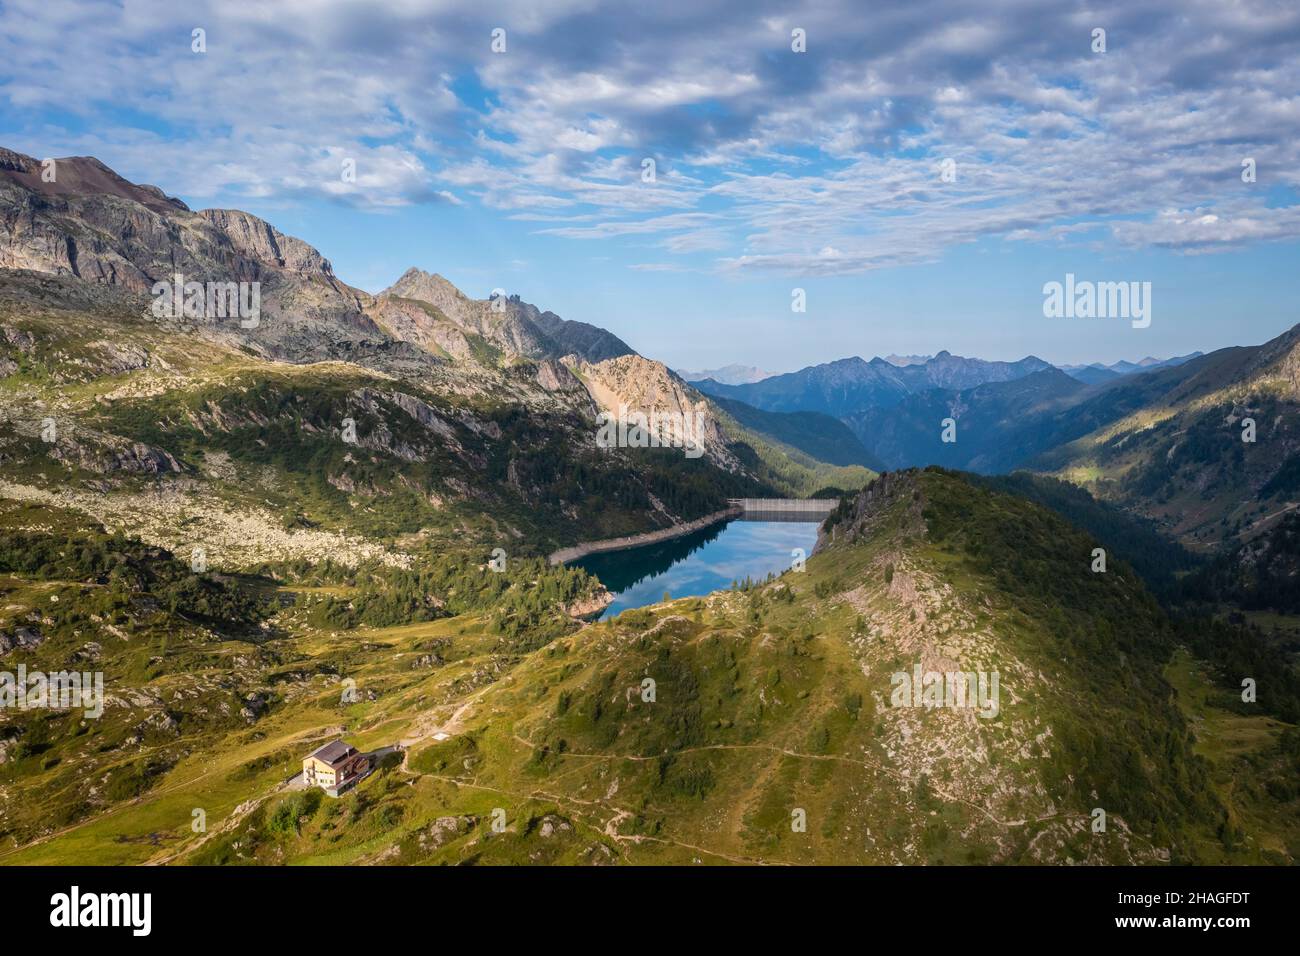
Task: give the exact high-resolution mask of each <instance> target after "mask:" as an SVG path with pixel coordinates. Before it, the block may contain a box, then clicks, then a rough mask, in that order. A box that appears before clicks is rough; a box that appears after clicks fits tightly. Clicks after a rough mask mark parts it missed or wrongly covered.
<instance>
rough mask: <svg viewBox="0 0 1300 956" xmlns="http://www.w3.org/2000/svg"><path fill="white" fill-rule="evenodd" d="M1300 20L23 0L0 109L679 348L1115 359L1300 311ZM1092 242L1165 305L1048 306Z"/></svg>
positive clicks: (69, 138) (1246, 336)
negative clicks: (1073, 313) (799, 43)
mask: <svg viewBox="0 0 1300 956" xmlns="http://www.w3.org/2000/svg"><path fill="white" fill-rule="evenodd" d="M196 28H201V29H203V30H204V31H205V42H206V52H202V53H199V52H195V51H194V50H193V40H192V31H193V30H194V29H196ZM796 28H797V29H801V30H803V31H805V35H806V37H807V50H806V52H803V53H797V52H794V51H793V50H792V49H791V35H792V31H793V30H795V29H796ZM1099 28H1100V29H1104V30H1105V31H1106V37H1105V39H1106V49H1105V51H1104V52H1094V50H1093V46H1094V42H1095V41H1094V36H1093V31H1094V30H1096V29H1099ZM495 29H501V30H504V31H505V41H506V44H505V45H506V48H505V51H504V52H494V51H493V49H492V32H493V30H495ZM1298 54H1300V9H1297V7H1296V5H1295V4H1287V3H1271V2H1247V3H1240V4H1233V5H1225V4H1222V3H1202V2H1199V0H1177V2H1175V0H1169V2H1159V0H1151V2H1144V3H1138V4H1134V3H1118V2H1117V3H1098V4H1090V5H1088V6H1086V7H1085V6H1082V5H1078V6H1076V5H1070V4H1061V3H1029V2H1024V0H1002V2H991V3H985V4H980V5H977V6H975V5H970V4H966V3H957V2H948V0H915V2H907V3H900V4H871V5H870V6H866V5H863V4H861V3H850V2H841V3H836V2H829V0H824V2H817V3H798V2H794V3H772V2H765V0H758V2H752V3H721V2H707V0H692V2H664V3H656V4H642V5H629V4H618V5H611V4H605V3H600V2H596V0H550V2H547V3H536V2H522V0H521V2H516V3H496V4H494V3H486V2H475V3H468V2H461V0H440V2H423V0H394V2H391V3H388V4H384V5H383V8H382V9H377V8H376V7H375V5H372V4H360V3H351V2H339V0H292V2H283V3H278V4H274V5H261V4H207V3H201V2H200V3H190V4H185V5H183V8H182V5H177V4H174V3H170V2H154V0H145V2H131V3H128V4H119V5H114V4H111V3H103V2H95V3H89V2H81V0H40V2H34V0H16V2H15V0H0V144H3V145H5V146H9V147H11V148H14V149H18V150H20V151H22V152H26V153H29V154H31V155H34V156H38V157H46V156H65V155H94V156H97V157H99V158H100V159H102V160H103V161H104V162H106V163H108V164H109V165H110V166H112V167H114V168H115V169H117V170H118V171H119V172H120V173H122V174H123V175H125V176H126V177H127V178H129V179H132V180H135V181H141V182H152V183H155V184H157V185H159V186H161V187H162V188H163V189H165V190H166V191H167V192H169V193H172V194H174V195H178V196H180V197H181V198H182V199H184V200H185V201H186V202H187V203H189V204H190V205H191V206H193V207H195V208H202V207H209V206H228V207H236V208H241V209H246V210H248V211H250V212H253V213H255V214H257V215H260V216H262V217H264V218H266V219H268V220H269V221H271V222H272V223H274V224H275V225H276V226H277V227H279V228H280V229H282V230H283V231H285V232H288V233H291V234H294V235H298V236H300V237H302V238H304V239H306V240H307V241H309V242H311V243H312V244H313V245H315V246H317V247H318V248H319V249H320V250H321V251H322V252H323V253H324V254H325V255H326V256H327V257H328V258H329V259H330V260H331V261H332V262H333V264H334V267H335V270H336V272H337V273H338V274H339V276H340V277H341V278H343V279H344V280H345V281H347V282H350V283H352V284H353V285H357V286H360V287H361V288H364V289H367V290H369V291H372V292H373V291H378V290H380V289H382V288H383V287H384V286H386V285H388V284H389V283H391V282H392V281H394V280H395V279H396V278H397V277H398V276H399V275H400V274H401V273H402V272H403V271H404V270H405V269H406V268H407V267H409V266H412V265H414V266H418V267H420V268H424V269H428V270H429V271H434V272H440V273H442V274H443V275H445V276H447V277H448V278H449V279H451V280H452V281H453V282H455V283H456V284H457V285H458V286H460V287H461V288H462V289H464V290H465V291H466V292H467V293H469V294H471V295H474V296H478V297H484V296H486V295H487V294H488V293H489V291H490V290H491V289H493V288H497V287H500V288H505V289H506V290H507V291H508V292H510V293H518V294H519V295H521V296H522V297H523V298H524V299H526V300H528V301H531V302H534V303H536V304H537V305H539V306H540V307H542V308H545V309H551V310H552V311H555V312H557V313H558V314H560V315H562V316H564V317H565V318H571V319H579V320H582V321H587V322H592V323H594V324H597V325H601V326H604V327H606V328H609V329H611V330H612V331H614V332H616V333H617V334H619V335H621V336H622V337H624V338H625V339H626V340H627V341H628V342H629V343H630V344H631V345H633V346H634V347H635V348H637V349H638V350H639V351H641V352H643V353H645V354H647V355H650V356H652V357H655V358H660V359H663V360H664V361H666V362H668V363H669V364H671V365H673V366H675V367H691V368H699V367H710V366H717V365H722V364H726V363H730V362H743V363H746V364H754V365H759V366H761V367H764V368H767V369H770V370H774V371H786V370H790V369H794V368H798V367H801V366H803V365H807V364H812V363H816V362H821V361H828V360H832V359H835V358H839V357H843V356H846V355H852V354H860V355H863V356H865V357H870V356H871V355H874V354H880V355H884V354H888V353H890V352H899V353H933V352H935V351H938V350H939V349H944V348H946V349H949V350H950V351H953V352H956V353H959V354H966V355H978V356H981V357H985V358H1003V359H1011V358H1019V357H1021V356H1023V355H1025V354H1030V353H1032V354H1036V355H1039V356H1041V357H1043V358H1046V359H1048V360H1051V361H1055V362H1062V363H1063V362H1081V361H1094V360H1101V361H1106V362H1111V361H1114V360H1116V359H1120V358H1129V359H1137V358H1141V357H1142V356H1145V355H1149V354H1150V355H1157V356H1166V355H1171V354H1176V353H1183V352H1187V351H1191V350H1194V349H1202V350H1209V349H1213V348H1217V347H1221V346H1224V345H1229V344H1242V343H1252V342H1259V341H1263V340H1265V339H1267V338H1270V337H1272V336H1274V335H1276V334H1278V333H1279V332H1280V331H1282V330H1284V329H1286V328H1289V327H1290V326H1291V325H1293V324H1294V323H1295V322H1297V321H1300V315H1297V309H1296V307H1295V303H1296V302H1297V300H1298V299H1300V276H1298V275H1297V269H1296V268H1295V265H1296V263H1297V262H1300V256H1298V255H1297V253H1298V252H1300V192H1298V190H1300V135H1298V134H1300V55H1298ZM1247 157H1250V158H1253V159H1254V160H1255V164H1256V170H1257V179H1256V181H1255V182H1253V183H1246V182H1243V181H1242V177H1241V163H1242V161H1243V159H1245V158H1247ZM647 158H650V159H653V160H654V162H655V173H656V175H655V181H654V182H651V183H647V182H645V181H643V176H642V170H643V160H645V159H647ZM945 159H951V160H952V161H953V163H954V164H955V166H954V167H953V168H955V171H956V176H955V180H954V181H945V179H944V178H943V176H942V169H943V165H942V164H943V161H944V160H945ZM348 161H352V162H354V163H355V169H356V177H355V181H345V179H344V178H343V176H342V175H341V172H342V169H343V167H344V164H345V163H346V162H348ZM1067 272H1072V273H1074V274H1075V275H1076V276H1078V277H1079V278H1081V279H1093V280H1096V281H1128V280H1132V281H1149V282H1151V283H1152V289H1153V293H1152V295H1153V318H1152V323H1151V326H1150V327H1149V328H1146V329H1133V328H1131V326H1130V325H1129V323H1127V322H1124V321H1120V320H1061V319H1055V320H1054V319H1047V318H1044V316H1043V314H1042V301H1043V296H1042V286H1043V284H1044V283H1046V282H1050V281H1060V280H1062V279H1063V278H1064V276H1065V274H1066V273H1067ZM796 287H798V288H803V289H805V290H806V292H807V300H808V307H807V312H805V313H802V314H795V313H792V312H791V311H790V301H791V290H792V289H793V288H796Z"/></svg>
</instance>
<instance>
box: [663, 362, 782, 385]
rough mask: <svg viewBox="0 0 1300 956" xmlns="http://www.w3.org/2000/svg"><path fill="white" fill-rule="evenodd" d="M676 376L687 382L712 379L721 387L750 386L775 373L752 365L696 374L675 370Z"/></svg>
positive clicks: (726, 367)
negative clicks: (721, 385) (720, 384)
mask: <svg viewBox="0 0 1300 956" xmlns="http://www.w3.org/2000/svg"><path fill="white" fill-rule="evenodd" d="M676 371H677V374H678V375H680V376H681V377H682V378H683V379H685V380H686V381H688V382H702V381H704V380H705V379H712V380H713V381H715V382H720V383H722V384H723V385H750V384H753V383H754V382H761V381H762V380H763V379H765V378H771V377H772V376H773V375H775V374H776V373H775V372H765V371H763V370H762V369H761V368H758V367H757V366H754V365H734V364H733V365H724V366H723V367H722V368H710V369H703V370H701V371H698V372H692V371H690V370H688V369H680V368H679V369H677V370H676Z"/></svg>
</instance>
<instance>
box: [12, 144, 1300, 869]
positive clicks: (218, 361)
mask: <svg viewBox="0 0 1300 956" xmlns="http://www.w3.org/2000/svg"><path fill="white" fill-rule="evenodd" d="M58 162H59V163H60V169H64V170H66V171H65V172H62V173H60V175H61V177H62V178H61V179H59V180H58V181H57V182H55V183H47V182H45V181H43V180H42V179H41V178H40V175H39V169H40V166H39V163H38V162H37V160H35V159H34V158H33V157H30V156H25V155H23V154H21V153H17V152H13V151H9V150H2V151H0V224H3V228H0V592H3V593H0V609H2V610H0V664H2V669H3V670H4V671H5V672H16V671H17V669H18V668H20V667H21V668H22V669H23V671H24V673H37V672H39V673H50V674H54V673H58V672H61V671H64V670H68V669H72V668H74V667H75V668H76V669H78V670H79V671H81V670H84V671H93V672H95V673H98V674H101V675H102V676H103V679H104V688H105V691H104V699H103V700H102V704H103V713H102V715H101V716H90V715H88V714H87V713H86V712H85V711H84V710H83V709H79V708H76V707H66V706H58V707H45V708H36V709H30V708H25V707H16V706H15V707H10V706H6V707H4V708H3V711H2V712H0V862H3V863H5V864H10V865H29V864H56V863H64V862H68V861H73V860H75V861H77V862H79V863H90V864H113V865H119V864H120V865H127V864H220V865H226V864H230V865H236V864H305V863H317V864H320V863H324V864H345V863H346V864H353V863H356V864H455V865H468V864H510V865H520V864H529V865H532V864H572V865H579V864H582V865H586V864H620V863H622V864H697V863H699V864H766V865H809V864H851V865H863V864H872V865H887V864H889V865H892V864H1038V863H1042V864H1085V863H1087V864H1116V865H1152V866H1158V865H1166V864H1211V863H1231V864H1293V863H1294V862H1295V860H1296V857H1297V854H1300V791H1298V790H1297V787H1296V780H1297V779H1300V744H1298V743H1297V741H1298V740H1300V737H1297V733H1298V732H1297V729H1296V723H1297V721H1300V677H1297V672H1296V669H1295V663H1296V656H1297V653H1300V645H1297V641H1296V632H1297V628H1296V624H1295V622H1296V620H1297V618H1296V615H1297V614H1298V613H1300V608H1297V607H1296V606H1295V602H1294V600H1293V597H1294V594H1295V591H1296V589H1295V576H1296V574H1297V563H1296V542H1297V535H1296V523H1295V514H1294V509H1295V508H1296V505H1297V488H1298V487H1300V486H1298V483H1297V474H1298V472H1297V467H1296V455H1297V454H1298V453H1300V448H1297V445H1296V439H1295V435H1296V428H1295V425H1296V415H1297V408H1298V406H1300V377H1298V376H1300V340H1298V339H1297V335H1300V333H1297V331H1296V329H1292V330H1290V331H1288V332H1284V333H1283V334H1281V335H1280V336H1278V337H1277V338H1275V339H1273V340H1271V341H1269V342H1267V343H1265V344H1263V345H1243V346H1240V347H1237V348H1232V349H1224V350H1220V351H1216V352H1210V353H1208V354H1205V355H1187V356H1182V357H1180V358H1178V359H1171V360H1167V361H1162V360H1159V359H1150V360H1149V361H1146V362H1145V364H1143V365H1138V364H1137V363H1133V364H1132V367H1131V368H1130V367H1120V365H1119V363H1116V366H1113V367H1109V368H1100V369H1099V368H1096V367H1091V366H1085V367H1072V368H1070V369H1063V368H1057V367H1054V366H1052V365H1049V364H1048V363H1046V362H1044V361H1042V360H1041V359H1037V358H1035V357H1033V356H1029V357H1026V358H1024V359H1022V360H1020V361H1016V362H998V361H985V360H980V359H970V358H962V357H960V356H954V355H952V354H950V353H948V352H941V353H939V354H937V355H934V356H908V357H907V358H906V359H905V360H903V359H898V357H897V356H894V357H892V358H893V360H885V359H879V358H877V359H873V360H871V361H870V362H867V361H864V360H862V359H860V358H852V359H844V360H841V361H836V362H832V363H829V364H827V365H822V366H815V367H810V368H807V369H804V370H802V371H800V372H796V373H787V374H784V375H768V374H766V373H763V372H761V371H760V370H759V369H757V368H755V367H753V366H743V365H741V366H737V367H731V368H726V369H721V370H719V374H724V375H725V376H726V377H727V378H729V379H731V380H732V381H731V382H730V383H723V382H720V381H718V380H715V379H712V378H704V379H701V380H699V381H696V382H694V383H691V382H688V381H686V379H685V378H683V377H682V376H680V375H678V374H677V373H675V372H673V371H671V370H670V369H669V368H668V367H667V366H666V365H664V364H663V363H662V362H659V361H657V360H655V359H653V358H650V357H648V356H644V355H641V354H639V353H637V352H636V351H634V350H633V349H631V348H630V347H629V346H628V345H627V344H626V343H625V342H624V341H623V340H622V339H621V338H619V337H618V336H617V335H615V334H613V333H612V332H609V331H607V330H605V329H601V328H598V327H596V326H594V325H590V324H585V323H580V322H572V321H568V320H565V319H562V318H561V317H559V316H558V315H556V314H554V313H552V312H549V311H545V310H543V309H542V308H540V307H538V306H534V305H532V304H530V303H527V302H524V301H523V300H522V299H520V298H519V297H518V296H515V295H507V294H494V295H490V296H489V297H488V298H486V299H474V298H472V297H470V296H469V295H467V294H466V293H464V292H462V291H461V290H460V289H458V288H456V287H455V286H454V285H452V283H450V282H449V281H448V280H447V279H445V278H444V277H442V276H441V275H438V274H435V273H432V272H427V271H424V270H422V269H419V268H410V269H408V270H406V271H405V272H403V273H402V274H401V275H400V276H399V277H398V278H397V280H396V281H395V282H394V283H393V284H392V285H390V286H388V287H387V288H385V289H384V290H383V291H382V292H379V293H376V294H371V293H367V292H365V291H363V290H361V289H359V288H354V287H352V286H349V285H347V284H346V283H344V282H343V281H342V280H341V279H340V278H339V277H338V276H337V275H335V274H334V271H333V267H332V266H331V265H330V263H329V261H328V260H327V259H326V258H325V257H324V256H323V255H322V254H321V253H320V252H319V251H317V250H316V249H315V248H313V247H312V246H310V245H308V244H307V243H306V242H305V241H303V240H301V239H297V238H294V237H291V236H288V235H286V234H284V233H282V232H280V231H279V230H278V229H276V228H275V227H273V226H272V225H270V224H269V223H267V222H265V221H263V220H261V219H258V218H257V217H254V216H252V215H250V214H248V213H244V212H240V211H238V210H202V211H197V212H196V211H193V210H190V209H189V208H188V207H187V206H186V205H185V204H184V203H181V202H180V201H179V200H174V199H171V198H169V197H167V196H166V194H164V193H163V192H162V191H161V190H159V189H157V188H156V187H151V186H147V185H141V184H135V183H130V182H128V181H127V180H125V179H123V178H122V177H120V176H118V175H117V174H116V173H114V172H113V171H112V170H111V169H109V168H108V167H107V166H104V164H102V163H99V162H98V161H97V160H93V159H89V158H85V157H75V158H68V159H63V160H59V161H58ZM177 274H182V275H183V276H184V278H185V279H186V280H187V281H190V280H192V281H194V282H198V283H209V282H215V283H225V282H247V283H258V288H259V290H260V291H259V295H260V303H261V305H260V309H261V312H260V314H259V315H258V316H257V321H256V322H255V323H251V324H250V323H247V322H240V321H237V320H232V319H231V317H229V316H209V315H206V314H205V313H203V312H202V311H201V310H200V312H199V313H196V314H193V315H191V314H189V310H188V307H187V308H185V309H182V310H181V311H180V313H179V314H177V313H175V311H174V310H173V313H172V314H171V315H167V314H159V313H158V312H157V311H155V310H154V309H152V308H151V297H152V296H153V292H152V290H153V288H154V285H155V283H157V282H164V283H165V282H170V281H171V277H172V276H174V275H177ZM895 361H897V362H898V363H899V364H895ZM1085 369H1090V371H1085ZM1102 371H1104V372H1105V373H1106V374H1104V375H1103V374H1101V372H1102ZM629 411H630V412H631V414H633V415H634V416H640V419H641V420H642V421H644V422H647V423H650V422H660V421H689V422H698V435H697V436H695V437H697V438H698V446H692V448H693V450H695V451H698V452H699V454H698V455H694V454H688V453H686V452H688V451H690V450H692V448H683V447H680V443H679V445H678V446H677V447H672V446H671V444H670V443H667V442H665V443H663V444H664V445H665V446H667V447H655V445H658V444H660V443H658V442H650V441H644V442H641V441H626V442H624V441H622V440H620V441H618V442H615V443H614V445H613V447H607V446H606V444H603V443H602V442H601V441H600V440H599V437H598V436H599V434H600V424H599V423H600V421H601V417H602V415H603V416H607V417H608V416H612V415H618V414H623V413H627V412H629ZM945 419H951V420H952V422H953V428H954V430H955V436H956V439H955V441H952V442H945V441H943V439H942V431H943V428H942V424H943V422H944V420H945ZM1248 420H1249V424H1247V421H1248ZM642 428H643V429H645V428H648V429H652V430H654V429H656V428H657V426H655V425H650V424H646V425H643V426H642ZM634 430H635V429H634ZM1247 434H1248V435H1250V436H1251V438H1252V439H1253V440H1248V441H1243V440H1242V436H1243V435H1247ZM641 437H645V436H641ZM656 437H658V432H657V431H656ZM744 498H818V499H830V501H828V503H827V504H826V505H825V506H824V507H831V502H838V504H836V505H835V506H834V510H833V511H832V512H831V513H830V514H829V516H827V517H826V518H825V520H824V521H821V520H817V521H814V522H809V523H807V524H782V523H779V522H772V523H770V525H769V524H767V523H765V522H762V521H756V522H747V521H733V522H732V523H730V524H725V525H719V524H717V523H716V522H717V519H718V518H719V517H720V516H721V517H727V516H730V515H734V509H733V507H732V505H731V501H732V500H734V499H744ZM803 504H808V503H807V502H804V503H803ZM817 517H818V518H819V519H820V517H821V515H818V516H817ZM610 539H624V540H628V541H642V542H644V541H646V540H647V539H655V541H654V543H652V544H650V545H649V546H647V547H645V548H642V549H638V550H637V551H636V552H625V553H618V552H609V553H604V554H601V553H595V554H584V553H583V552H585V551H589V550H590V548H589V545H590V543H591V542H600V541H607V540H610ZM796 549H801V550H803V551H804V552H806V555H807V562H806V566H805V565H803V564H802V559H801V558H797V557H796V555H795V551H796ZM1099 551H1100V552H1101V553H1102V556H1103V560H1102V566H1101V567H1100V568H1099V566H1098V564H1097V562H1098V552H1099ZM548 559H549V560H548ZM575 559H576V560H575ZM564 561H569V562H570V563H568V564H565V563H563V562H564ZM913 674H915V675H917V679H918V682H919V683H920V684H923V685H924V686H918V687H917V688H916V691H917V695H916V696H915V697H913V696H912V695H910V694H900V693H898V689H899V683H900V680H904V679H905V680H907V681H910V680H912V678H911V676H910V675H913ZM900 675H901V677H900ZM968 677H969V678H970V683H969V687H970V688H971V692H972V693H975V692H976V689H979V690H978V693H979V694H980V695H981V702H982V704H983V705H985V706H982V707H980V708H972V707H970V706H968V703H969V702H968V701H966V699H965V697H964V696H959V695H958V694H957V692H955V691H953V690H952V688H953V687H954V686H955V687H957V688H959V689H960V688H965V687H966V686H967V683H966V681H967V678H968ZM934 678H941V679H942V680H940V681H937V682H936V681H935V680H934ZM1246 679H1248V680H1249V681H1251V682H1252V686H1253V687H1254V688H1255V689H1256V691H1257V697H1254V698H1252V699H1251V700H1249V701H1247V700H1246V699H1244V697H1243V696H1242V693H1241V688H1242V686H1243V683H1242V682H1243V680H1246ZM936 688H937V689H936ZM990 691H991V693H992V694H993V695H994V699H992V700H989V699H987V697H986V695H987V694H988V693H989V692H990ZM927 695H928V696H927ZM918 702H919V704H918ZM340 739H341V740H344V741H346V743H347V744H348V745H349V746H351V747H352V748H355V750H356V751H357V753H358V754H360V755H363V756H365V757H366V759H367V760H370V761H372V762H373V766H368V767H367V771H366V773H365V774H364V775H362V776H360V777H359V779H357V780H356V781H355V782H354V783H353V782H350V787H348V788H343V789H341V790H340V792H339V795H338V796H332V795H328V794H327V793H326V792H325V790H323V789H322V788H321V787H318V786H309V785H306V784H304V783H303V780H304V778H303V776H302V771H303V761H304V759H305V758H306V757H307V756H308V755H309V754H312V753H315V752H316V751H317V750H318V748H320V747H321V746H322V745H324V744H328V743H330V742H331V741H334V740H340ZM1099 811H1100V816H1099V815H1098V812H1099ZM1099 820H1101V821H1103V824H1102V826H1101V827H1100V828H1098V827H1097V822H1098V821H1099Z"/></svg>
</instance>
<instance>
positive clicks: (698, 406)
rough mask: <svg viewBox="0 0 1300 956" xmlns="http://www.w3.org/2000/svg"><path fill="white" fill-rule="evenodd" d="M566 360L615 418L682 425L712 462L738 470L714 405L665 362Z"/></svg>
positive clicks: (628, 358)
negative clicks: (622, 417) (678, 423)
mask: <svg viewBox="0 0 1300 956" xmlns="http://www.w3.org/2000/svg"><path fill="white" fill-rule="evenodd" d="M568 361H569V362H570V363H571V365H572V371H573V372H574V373H575V374H576V375H577V376H578V378H580V379H581V381H582V383H583V384H584V385H586V387H587V391H588V392H590V394H591V397H592V399H593V400H594V401H595V402H596V404H597V405H598V406H600V408H601V409H603V410H604V411H606V412H608V413H609V414H610V415H611V416H614V417H615V419H617V418H618V416H620V415H621V414H624V413H626V415H627V416H631V415H633V414H640V415H644V416H645V417H646V420H647V421H650V420H651V418H652V417H655V418H657V419H658V420H659V421H661V422H680V423H682V426H683V427H684V428H686V429H688V433H689V436H690V440H691V441H692V442H694V443H699V444H702V445H703V451H704V455H705V456H706V457H707V458H708V459H709V460H710V461H712V462H713V463H714V464H716V465H718V466H719V467H722V468H725V469H727V470H729V471H735V470H738V469H739V468H740V462H739V461H738V460H737V458H736V456H735V455H734V454H732V452H731V450H730V448H729V442H728V439H727V436H726V435H725V434H724V433H723V430H722V427H721V425H720V423H719V421H718V417H717V415H716V413H715V411H714V406H713V404H712V403H711V402H710V401H709V400H708V399H706V398H705V397H704V396H703V395H701V394H700V393H699V392H697V391H695V389H693V388H691V387H690V386H689V385H687V384H686V383H685V382H684V381H682V380H681V379H680V378H678V377H677V375H675V374H674V373H673V372H671V371H670V370H669V369H668V367H667V366H666V365H664V364H663V363H662V362H656V361H653V360H651V359H647V358H642V357H641V356H640V355H623V356H620V357H618V358H614V359H607V360H606V361H604V362H596V363H594V364H593V363H589V362H581V361H576V362H575V361H574V360H573V359H572V358H570V359H569V360H568ZM679 444H680V443H679Z"/></svg>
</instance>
